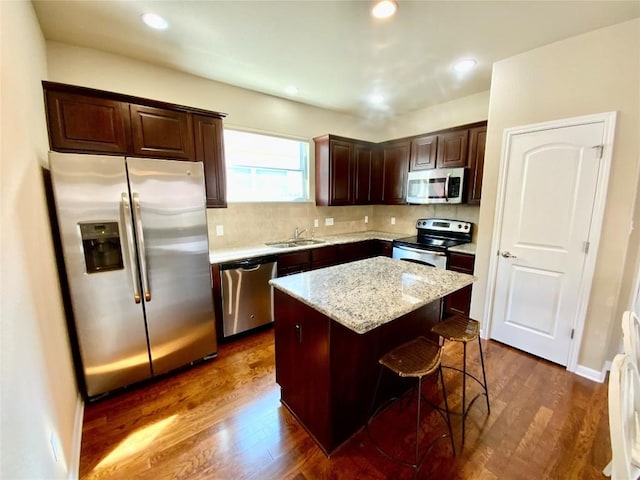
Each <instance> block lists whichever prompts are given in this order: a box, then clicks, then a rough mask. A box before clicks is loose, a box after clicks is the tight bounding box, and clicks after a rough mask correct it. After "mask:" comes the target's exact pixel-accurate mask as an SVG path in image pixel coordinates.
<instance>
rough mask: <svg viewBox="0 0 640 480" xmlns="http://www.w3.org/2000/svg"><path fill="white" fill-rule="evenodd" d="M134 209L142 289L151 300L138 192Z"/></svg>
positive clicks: (134, 197)
mask: <svg viewBox="0 0 640 480" xmlns="http://www.w3.org/2000/svg"><path fill="white" fill-rule="evenodd" d="M133 209H134V210H135V215H134V216H135V223H134V225H135V227H136V240H137V241H138V256H139V257H140V270H141V273H142V289H143V290H144V299H145V300H146V301H147V302H150V301H151V291H150V290H149V275H148V273H147V255H146V253H145V249H144V235H143V232H142V217H141V214H140V198H139V196H138V194H137V193H134V194H133Z"/></svg>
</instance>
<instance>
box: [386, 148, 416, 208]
mask: <svg viewBox="0 0 640 480" xmlns="http://www.w3.org/2000/svg"><path fill="white" fill-rule="evenodd" d="M410 146H411V144H410V142H409V141H404V142H400V143H395V144H391V145H388V146H386V147H385V149H384V167H383V168H384V173H383V200H384V203H385V204H386V205H401V204H404V203H406V199H405V197H406V191H407V173H408V172H409V152H410Z"/></svg>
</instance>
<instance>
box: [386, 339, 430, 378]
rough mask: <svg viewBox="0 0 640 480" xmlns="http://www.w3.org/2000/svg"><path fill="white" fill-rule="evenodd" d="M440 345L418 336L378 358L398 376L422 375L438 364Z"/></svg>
mask: <svg viewBox="0 0 640 480" xmlns="http://www.w3.org/2000/svg"><path fill="white" fill-rule="evenodd" d="M441 358H442V347H441V346H440V345H438V344H436V343H434V342H432V341H431V340H428V339H427V338H425V337H418V338H415V339H414V340H411V341H410V342H407V343H404V344H402V345H400V346H399V347H396V348H394V349H393V350H391V351H390V352H388V353H386V354H385V355H384V356H383V357H381V358H380V360H378V362H379V363H380V365H383V366H385V367H387V368H388V369H389V370H391V371H392V372H395V373H396V374H397V375H398V376H400V377H424V376H427V375H430V374H431V373H433V372H435V371H436V369H437V368H438V367H439V366H440V359H441Z"/></svg>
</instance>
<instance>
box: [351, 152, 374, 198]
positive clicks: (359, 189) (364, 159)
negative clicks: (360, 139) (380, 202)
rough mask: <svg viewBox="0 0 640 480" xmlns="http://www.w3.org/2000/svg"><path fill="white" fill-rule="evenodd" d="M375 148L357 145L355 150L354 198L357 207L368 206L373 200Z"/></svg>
mask: <svg viewBox="0 0 640 480" xmlns="http://www.w3.org/2000/svg"><path fill="white" fill-rule="evenodd" d="M372 159H373V148H371V147H370V146H368V145H365V144H356V145H355V149H354V167H355V172H354V198H353V202H354V203H355V204H356V205H366V204H368V203H369V202H370V200H371V173H372V171H371V167H372Z"/></svg>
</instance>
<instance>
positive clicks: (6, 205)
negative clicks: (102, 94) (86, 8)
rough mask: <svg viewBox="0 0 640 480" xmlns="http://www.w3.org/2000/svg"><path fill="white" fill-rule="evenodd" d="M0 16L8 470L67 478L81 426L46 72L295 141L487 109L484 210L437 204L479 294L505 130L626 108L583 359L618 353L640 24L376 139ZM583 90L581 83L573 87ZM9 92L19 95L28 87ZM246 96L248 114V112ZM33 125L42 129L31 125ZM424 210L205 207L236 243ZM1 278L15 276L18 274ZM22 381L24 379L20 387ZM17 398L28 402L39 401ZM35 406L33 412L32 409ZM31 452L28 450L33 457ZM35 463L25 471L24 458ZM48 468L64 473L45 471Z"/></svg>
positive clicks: (483, 115)
mask: <svg viewBox="0 0 640 480" xmlns="http://www.w3.org/2000/svg"><path fill="white" fill-rule="evenodd" d="M2 12H3V17H2V21H3V25H2V32H3V33H2V35H3V38H2V40H3V42H2V43H3V61H2V63H3V66H6V65H10V66H11V68H3V82H2V85H3V95H2V98H3V109H2V111H3V122H2V125H3V135H2V137H3V147H2V148H3V154H2V158H3V188H2V191H3V246H4V247H5V248H4V249H3V265H2V272H3V279H4V281H3V302H2V304H3V315H2V322H3V325H2V326H3V328H2V333H3V345H2V351H3V361H2V368H3V381H2V383H3V402H2V404H3V420H2V421H3V424H2V426H3V429H2V430H3V432H6V431H7V429H9V430H8V431H14V432H17V434H16V436H14V437H12V439H11V440H10V441H6V440H5V438H6V437H4V435H5V434H4V433H3V462H2V463H3V466H4V465H5V464H7V463H6V460H7V459H11V460H9V462H10V464H12V465H15V466H16V467H15V468H17V469H20V468H25V469H26V468H31V470H28V471H30V472H31V476H34V475H35V476H40V477H45V476H47V475H48V476H56V477H60V478H61V477H64V476H65V474H64V473H59V472H63V471H66V469H67V468H69V466H68V465H66V466H65V465H63V464H61V463H59V462H55V460H54V459H53V458H52V457H51V453H50V452H51V446H50V444H51V441H52V440H51V432H52V431H53V432H56V433H57V435H58V438H59V440H58V441H59V447H60V449H61V451H62V452H64V454H63V457H64V458H65V459H71V458H72V455H71V450H72V444H73V437H74V434H75V433H74V432H75V427H74V422H76V420H75V419H74V416H75V415H76V406H77V395H76V393H75V392H76V391H75V386H74V381H73V375H72V368H71V367H70V359H69V358H68V353H67V352H68V348H67V345H66V341H67V340H66V337H65V335H66V334H65V330H64V321H63V314H62V308H61V305H60V300H59V294H58V292H57V288H53V289H52V287H51V285H52V284H55V283H56V282H57V280H56V279H57V274H56V272H55V266H54V264H53V256H52V253H51V250H50V247H49V246H48V243H47V242H45V241H43V240H42V239H48V238H49V233H48V226H47V214H46V208H45V204H44V199H43V194H42V187H41V179H40V171H39V166H40V165H44V164H45V162H46V157H47V150H48V142H47V139H46V127H45V125H44V117H43V105H42V86H41V84H40V81H41V80H42V79H48V80H50V81H59V82H63V83H68V84H75V85H88V86H91V87H93V88H100V89H104V90H109V91H120V92H126V93H127V94H132V95H140V96H142V97H145V98H158V99H162V100H165V101H172V102H175V103H180V104H187V105H196V106H199V107H201V108H207V109H211V110H216V111H226V112H233V116H234V117H233V121H231V119H229V122H228V123H229V124H230V125H234V124H235V125H237V126H245V127H246V128H254V129H258V130H269V131H275V132H287V133H289V134H291V135H294V136H298V137H301V138H311V137H313V136H315V135H319V134H322V133H327V132H330V133H339V134H342V135H345V136H351V137H355V138H362V139H365V140H366V139H369V140H374V141H377V140H379V139H380V140H383V139H388V138H398V137H401V136H404V135H406V134H409V133H416V134H417V133H421V132H426V131H435V130H438V129H440V128H448V127H450V126H453V125H459V124H465V123H471V122H474V121H479V120H484V119H487V118H489V122H490V125H492V129H490V130H489V135H488V139H487V155H486V158H488V159H489V160H488V161H487V163H486V164H485V177H484V190H483V199H482V204H481V206H480V207H479V208H478V207H453V208H454V209H455V210H454V211H451V210H445V211H441V210H439V208H440V207H436V209H437V210H434V211H433V216H442V217H447V216H451V215H452V214H453V215H459V214H460V212H459V210H463V213H462V214H461V215H462V217H458V218H460V219H469V220H470V221H472V222H474V223H477V224H478V225H480V228H479V229H478V239H477V246H478V252H479V254H478V260H477V262H476V271H477V273H476V275H477V277H478V281H477V282H476V283H475V284H474V291H477V292H483V291H484V289H485V288H486V272H487V270H488V263H489V260H488V257H489V254H488V252H489V249H490V237H491V226H492V224H493V217H494V205H495V197H492V196H491V195H489V196H487V194H486V193H484V192H487V191H489V192H492V191H495V189H496V184H497V164H498V161H499V157H500V150H501V142H502V137H501V135H502V133H501V132H502V130H503V129H504V128H506V127H508V126H514V125H522V124H526V123H534V122H537V121H543V120H546V119H550V118H561V117H570V116H575V115H582V114H587V113H593V112H600V111H618V112H620V113H619V114H620V117H619V122H618V127H617V132H616V142H615V151H616V158H617V159H618V160H617V161H616V162H615V165H614V168H613V171H612V177H611V183H610V188H609V198H608V204H607V211H606V217H605V227H604V229H603V239H602V241H601V246H600V251H599V260H598V267H597V272H596V276H595V283H594V288H593V290H592V296H591V299H590V302H589V313H588V318H587V329H586V333H585V339H584V341H583V349H582V354H581V363H582V364H584V365H586V367H587V368H589V369H591V370H594V371H600V370H602V369H603V368H605V363H606V361H607V360H609V359H610V358H611V352H614V351H616V350H617V346H618V343H619V338H620V336H619V331H618V330H617V321H616V320H617V318H619V313H620V312H621V311H622V310H624V309H625V307H626V305H627V302H628V298H629V297H630V295H631V292H632V290H633V288H634V286H633V279H634V277H635V273H636V259H637V251H638V248H637V245H638V238H637V233H636V231H635V230H634V231H633V232H632V234H631V236H629V235H628V234H629V229H628V226H629V225H630V224H631V222H632V220H633V219H636V218H637V217H636V216H637V210H638V209H637V208H636V204H635V202H636V191H637V183H638V176H637V162H638V155H637V152H638V140H637V135H636V133H637V131H638V103H639V102H638V101H637V96H638V91H637V85H638V66H637V58H638V55H637V52H638V44H637V35H636V33H637V30H638V24H637V20H635V21H633V22H631V23H626V24H624V23H623V24H620V25H616V26H612V27H609V28H603V29H602V30H597V31H594V32H592V33H590V34H585V35H582V36H578V37H575V38H569V39H567V40H563V41H560V42H557V43H555V44H552V45H549V46H546V47H542V48H540V49H536V50H533V51H531V52H527V53H523V54H521V55H517V56H514V57H512V58H509V59H506V60H504V61H502V62H498V63H497V64H496V65H495V66H494V72H493V78H492V85H491V92H490V93H489V91H487V92H483V93H480V94H476V95H472V96H469V97H465V98H463V99H460V100H458V101H454V102H449V103H447V104H443V105H437V106H435V107H431V108H429V109H427V110H425V111H421V112H415V113H411V114H408V115H407V116H406V117H404V118H398V119H397V122H395V123H394V125H393V127H391V128H390V129H389V131H387V132H381V133H380V134H377V133H376V134H373V133H371V130H370V129H369V128H365V126H363V125H360V124H358V123H357V122H354V121H353V118H352V117H349V116H347V115H342V114H333V113H330V112H328V111H325V110H321V109H314V108H311V107H306V106H303V105H301V104H297V103H292V102H287V101H284V100H279V99H276V98H274V97H269V96H265V95H261V94H257V93H255V92H250V91H246V90H241V89H238V88H235V87H230V86H228V85H222V84H215V92H216V93H215V95H212V93H211V88H212V85H213V84H212V83H211V82H209V81H206V80H204V79H203V78H199V77H195V76H190V75H186V74H180V73H178V72H176V71H172V70H167V69H163V68H160V67H153V66H150V65H147V64H143V63H141V62H137V61H134V60H130V59H126V58H124V57H119V56H114V55H111V54H106V53H102V52H99V51H97V50H91V49H84V48H80V47H72V46H70V45H68V44H64V43H61V42H53V41H48V42H47V41H45V40H44V38H43V36H42V33H41V30H40V27H39V25H38V22H37V19H36V18H35V15H34V13H33V12H32V10H31V7H30V5H29V4H28V3H27V4H23V3H17V4H9V5H5V4H3V5H2ZM9 15H10V17H9ZM5 45H21V48H20V49H5V48H4V46H5ZM587 53H592V54H593V55H595V57H596V58H597V62H598V65H599V66H600V68H598V69H596V71H595V72H594V69H593V66H592V65H593V64H592V60H593V58H592V57H591V55H587ZM624 62H632V63H631V65H630V66H628V67H625V75H620V73H619V72H620V65H622V64H623V63H624ZM633 62H635V63H633ZM5 75H6V76H5ZM576 85H580V86H581V88H579V89H577V88H576ZM5 89H8V90H5ZM6 92H21V94H22V95H15V94H7V93H6ZM490 97H491V100H490ZM249 104H250V105H252V108H251V109H247V108H246V105H249ZM277 112H279V114H278V113H277ZM487 113H488V115H487ZM5 115H7V116H9V115H11V117H10V118H21V119H24V120H23V121H22V122H16V121H6V118H9V117H5ZM34 125H35V126H36V128H32V126H34ZM7 140H9V141H7ZM9 158H11V160H9ZM36 159H37V161H36ZM9 161H11V164H9V163H8V162H9ZM25 198H28V199H33V206H32V208H28V209H23V208H20V209H19V208H18V207H22V206H23V205H28V204H29V203H30V202H25V201H24V199H25ZM448 208H451V207H448ZM5 209H8V210H5ZM467 209H469V210H467ZM474 209H475V210H476V212H475V213H474V211H473V210H474ZM423 211H424V210H420V207H404V206H397V207H395V206H383V207H315V206H313V205H309V204H305V205H298V206H292V207H285V206H281V205H274V206H270V207H265V208H264V209H263V210H262V213H252V206H251V205H235V206H232V207H230V208H228V209H226V210H225V209H217V210H215V211H214V212H209V216H210V217H211V216H212V215H214V218H213V222H211V221H210V224H212V225H216V224H223V225H224V228H225V236H223V237H221V238H222V239H228V238H231V236H232V235H231V234H234V235H239V236H242V235H250V234H251V232H249V231H248V230H247V229H246V228H245V227H244V226H243V224H242V222H241V219H242V215H245V214H246V215H256V216H258V215H261V216H267V217H269V218H280V216H281V215H282V214H283V213H285V212H286V214H287V216H288V218H291V220H290V223H289V220H287V221H286V222H283V225H282V226H279V227H278V228H279V229H280V230H278V231H277V232H274V237H275V235H276V234H277V235H278V237H275V238H274V239H276V238H279V236H281V235H282V236H289V235H291V233H292V232H293V229H294V228H295V227H296V226H301V227H305V226H307V225H311V224H313V220H314V219H315V218H319V219H323V218H327V217H333V218H334V219H335V220H336V221H335V223H334V227H333V229H332V231H333V232H335V233H343V232H345V231H348V230H349V229H350V228H351V225H352V224H353V225H354V226H355V225H356V224H357V222H363V219H364V216H365V215H369V218H370V222H371V227H370V228H371V229H372V230H373V229H375V230H383V231H390V232H392V233H393V232H397V233H404V234H410V233H411V231H412V229H413V228H414V223H415V219H416V218H420V217H428V216H431V215H432V212H431V211H429V212H427V213H426V214H423V213H422V212H423ZM5 215H6V216H5ZM476 215H477V220H476V219H475V218H476ZM391 217H395V219H396V224H395V225H391V221H390V219H391ZM465 217H466V218H465ZM210 220H211V218H210ZM634 223H637V221H636V222H634ZM358 229H360V228H358ZM320 230H321V231H319V232H318V233H317V235H318V236H321V235H326V234H328V233H329V231H330V230H329V227H320ZM214 238H215V237H214ZM45 244H46V245H45ZM7 252H9V253H8V254H7ZM7 279H11V280H10V282H9V281H8V280H7ZM482 297H483V295H482V294H480V295H474V298H473V299H472V315H477V316H479V317H481V316H482V313H483V309H484V305H483V303H484V299H483V298H482ZM34 298H35V299H36V301H35V302H34V301H33V299H34ZM18 319H19V320H18ZM5 322H6V323H5ZM34 350H35V353H34ZM23 379H26V380H27V381H28V384H24V383H23ZM9 392H11V395H9ZM6 395H9V396H6ZM22 405H31V408H25V407H23V406H22ZM7 406H9V407H10V408H15V410H13V415H12V417H11V418H7V417H6V416H5V410H4V409H5V408H7ZM34 411H36V412H38V413H37V414H36V415H33V412H34ZM12 419H14V420H12ZM5 449H6V450H5ZM27 450H29V451H31V452H32V455H28V454H27V453H26V452H27ZM29 463H31V467H27V465H28V464H29ZM21 466H22V467H21ZM3 468H4V467H3ZM34 469H35V470H34ZM20 471H23V470H20ZM52 471H53V472H58V473H56V474H55V475H49V473H45V472H52ZM37 472H40V473H37Z"/></svg>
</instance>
